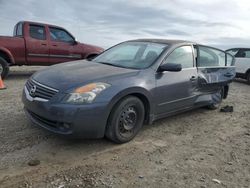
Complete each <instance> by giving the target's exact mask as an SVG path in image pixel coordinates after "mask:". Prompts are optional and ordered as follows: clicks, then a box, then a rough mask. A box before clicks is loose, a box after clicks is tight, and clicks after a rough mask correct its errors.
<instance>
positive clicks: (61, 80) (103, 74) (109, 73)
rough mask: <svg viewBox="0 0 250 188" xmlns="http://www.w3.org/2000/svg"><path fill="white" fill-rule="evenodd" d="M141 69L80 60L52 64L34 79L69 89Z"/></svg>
mask: <svg viewBox="0 0 250 188" xmlns="http://www.w3.org/2000/svg"><path fill="white" fill-rule="evenodd" d="M138 72H139V70H134V69H126V68H120V67H114V66H110V65H104V64H101V63H94V62H91V61H86V60H80V61H74V62H68V63H61V64H58V65H54V66H50V67H48V68H45V69H43V70H41V71H38V72H36V73H35V74H34V75H33V76H32V79H34V80H35V81H37V82H39V83H41V84H44V85H46V86H49V87H52V88H55V89H58V90H59V91H67V90H69V89H73V88H76V87H79V86H83V85H85V84H88V83H92V82H108V83H109V82H111V81H112V80H113V79H115V80H117V79H119V78H120V79H124V78H125V77H129V76H134V75H136V74H137V73H138Z"/></svg>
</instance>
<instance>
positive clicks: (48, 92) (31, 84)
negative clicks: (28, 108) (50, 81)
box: [25, 79, 58, 100]
mask: <svg viewBox="0 0 250 188" xmlns="http://www.w3.org/2000/svg"><path fill="white" fill-rule="evenodd" d="M25 86H26V88H27V90H28V92H29V93H30V95H31V96H32V97H39V98H42V99H46V100H50V99H51V98H52V97H53V96H54V95H55V94H56V93H58V90H56V89H53V88H50V87H48V86H45V85H43V84H40V83H39V82H37V81H34V80H32V79H30V80H28V81H27V83H26V85H25ZM32 88H33V89H34V88H35V91H34V92H33V93H31V90H32Z"/></svg>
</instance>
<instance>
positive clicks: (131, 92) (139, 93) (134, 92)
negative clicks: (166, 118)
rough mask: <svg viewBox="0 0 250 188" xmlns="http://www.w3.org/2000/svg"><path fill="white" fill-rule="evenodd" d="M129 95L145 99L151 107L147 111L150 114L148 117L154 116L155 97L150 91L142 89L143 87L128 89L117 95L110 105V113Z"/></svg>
mask: <svg viewBox="0 0 250 188" xmlns="http://www.w3.org/2000/svg"><path fill="white" fill-rule="evenodd" d="M128 95H134V96H137V97H139V98H140V97H143V98H144V99H146V100H147V102H148V105H149V107H148V108H149V109H146V110H148V113H149V114H148V115H151V114H153V111H154V105H153V96H152V94H151V93H150V92H149V91H148V90H146V89H144V88H141V87H132V88H127V89H125V90H122V91H120V92H118V93H117V94H116V95H114V97H113V98H112V99H111V101H110V102H109V104H108V111H109V113H110V112H111V110H112V109H113V108H114V106H115V105H116V104H117V103H118V102H119V101H120V100H121V99H123V98H124V97H126V96H128Z"/></svg>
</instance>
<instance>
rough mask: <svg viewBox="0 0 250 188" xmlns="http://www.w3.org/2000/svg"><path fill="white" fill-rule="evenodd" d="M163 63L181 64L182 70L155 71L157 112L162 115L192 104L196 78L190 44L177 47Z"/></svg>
mask: <svg viewBox="0 0 250 188" xmlns="http://www.w3.org/2000/svg"><path fill="white" fill-rule="evenodd" d="M165 63H175V64H181V65H182V70H181V71H180V72H168V71H165V72H157V73H156V85H157V87H156V97H155V98H156V99H157V114H158V115H163V116H164V115H165V114H168V113H171V112H174V111H178V110H182V109H185V108H190V107H192V106H193V104H194V100H195V90H196V86H197V78H198V74H197V69H196V67H195V63H194V55H193V47H192V46H191V45H185V46H181V47H177V48H176V49H175V50H174V51H173V52H172V53H171V54H170V55H169V56H168V57H166V59H165V60H164V61H163V64H165Z"/></svg>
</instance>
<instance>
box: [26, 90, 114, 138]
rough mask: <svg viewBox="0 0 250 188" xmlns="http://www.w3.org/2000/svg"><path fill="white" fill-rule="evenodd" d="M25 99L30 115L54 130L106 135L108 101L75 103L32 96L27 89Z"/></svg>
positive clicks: (75, 135)
mask: <svg viewBox="0 0 250 188" xmlns="http://www.w3.org/2000/svg"><path fill="white" fill-rule="evenodd" d="M22 101H23V104H24V110H25V112H26V115H27V117H28V118H29V119H30V120H31V121H32V122H33V123H35V124H36V125H39V126H40V127H43V128H45V129H47V130H49V131H51V132H54V133H57V134H62V135H69V136H70V137H73V138H102V137H103V136H104V134H105V127H106V122H107V119H108V115H109V112H108V110H107V106H108V104H106V103H93V104H87V105H71V104H62V103H53V102H50V101H48V102H44V101H39V100H31V99H30V95H29V94H28V93H26V92H25V90H24V91H23V96H22Z"/></svg>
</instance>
